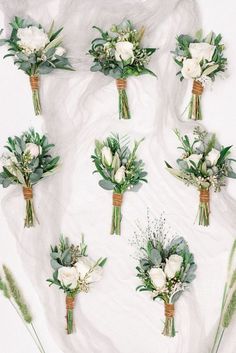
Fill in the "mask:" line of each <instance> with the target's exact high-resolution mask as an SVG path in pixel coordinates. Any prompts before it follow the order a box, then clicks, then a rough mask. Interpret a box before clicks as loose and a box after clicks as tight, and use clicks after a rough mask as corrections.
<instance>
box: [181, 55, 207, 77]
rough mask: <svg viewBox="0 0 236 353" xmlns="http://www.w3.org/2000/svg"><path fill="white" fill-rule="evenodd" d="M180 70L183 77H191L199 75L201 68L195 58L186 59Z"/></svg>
mask: <svg viewBox="0 0 236 353" xmlns="http://www.w3.org/2000/svg"><path fill="white" fill-rule="evenodd" d="M181 72H182V75H183V77H184V78H187V79H191V78H197V77H199V76H201V72H202V70H201V66H200V64H199V62H198V60H197V59H186V60H184V61H183V68H182V70H181Z"/></svg>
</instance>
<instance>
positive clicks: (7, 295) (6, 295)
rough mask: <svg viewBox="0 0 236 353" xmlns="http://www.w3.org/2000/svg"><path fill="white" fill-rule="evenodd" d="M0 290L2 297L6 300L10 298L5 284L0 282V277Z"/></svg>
mask: <svg viewBox="0 0 236 353" xmlns="http://www.w3.org/2000/svg"><path fill="white" fill-rule="evenodd" d="M0 290H1V291H2V292H3V295H4V297H6V298H7V299H10V298H11V294H10V292H9V289H8V287H7V284H6V283H5V282H4V281H3V280H2V278H1V277H0Z"/></svg>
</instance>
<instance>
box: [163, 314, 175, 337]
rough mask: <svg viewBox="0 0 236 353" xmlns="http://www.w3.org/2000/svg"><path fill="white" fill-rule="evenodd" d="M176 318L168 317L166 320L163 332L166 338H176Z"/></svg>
mask: <svg viewBox="0 0 236 353" xmlns="http://www.w3.org/2000/svg"><path fill="white" fill-rule="evenodd" d="M174 320H175V319H174V317H166V318H165V324H164V329H163V331H162V334H163V335H164V336H168V337H174V336H175V333H176V332H175V321H174Z"/></svg>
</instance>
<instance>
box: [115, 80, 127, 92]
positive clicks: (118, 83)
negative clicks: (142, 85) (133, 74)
mask: <svg viewBox="0 0 236 353" xmlns="http://www.w3.org/2000/svg"><path fill="white" fill-rule="evenodd" d="M116 86H117V88H118V90H123V89H126V86H127V81H126V79H124V78H118V79H117V80H116Z"/></svg>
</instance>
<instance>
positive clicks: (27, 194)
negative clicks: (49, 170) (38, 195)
mask: <svg viewBox="0 0 236 353" xmlns="http://www.w3.org/2000/svg"><path fill="white" fill-rule="evenodd" d="M23 195H24V199H25V200H26V201H28V200H32V198H33V189H32V188H30V187H26V186H23Z"/></svg>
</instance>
